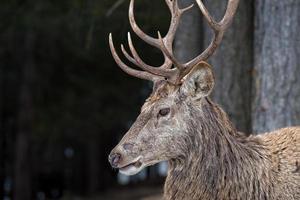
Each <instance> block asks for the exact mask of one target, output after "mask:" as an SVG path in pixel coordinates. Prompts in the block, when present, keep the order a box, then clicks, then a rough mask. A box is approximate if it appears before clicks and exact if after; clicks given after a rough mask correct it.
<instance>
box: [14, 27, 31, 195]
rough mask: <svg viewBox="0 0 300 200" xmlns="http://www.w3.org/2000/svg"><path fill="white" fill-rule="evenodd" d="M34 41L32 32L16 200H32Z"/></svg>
mask: <svg viewBox="0 0 300 200" xmlns="http://www.w3.org/2000/svg"><path fill="white" fill-rule="evenodd" d="M34 40H35V36H34V34H33V33H32V32H30V31H29V32H28V33H27V35H26V37H25V45H24V50H25V52H24V56H25V58H26V59H25V62H24V65H23V66H22V68H21V78H22V80H21V86H20V96H19V114H18V130H17V135H16V144H15V172H14V173H15V179H14V184H15V188H14V189H15V190H14V199H15V200H31V199H32V198H31V192H32V191H31V171H30V163H31V160H30V157H31V154H30V138H31V130H32V120H33V99H32V93H33V91H32V87H33V80H34V55H33V54H34V52H33V48H34Z"/></svg>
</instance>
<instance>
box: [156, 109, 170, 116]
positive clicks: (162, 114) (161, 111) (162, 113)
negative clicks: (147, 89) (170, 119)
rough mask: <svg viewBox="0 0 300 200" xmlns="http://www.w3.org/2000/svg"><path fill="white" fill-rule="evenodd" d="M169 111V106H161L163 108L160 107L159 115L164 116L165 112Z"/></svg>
mask: <svg viewBox="0 0 300 200" xmlns="http://www.w3.org/2000/svg"><path fill="white" fill-rule="evenodd" d="M169 112H170V108H163V109H161V110H160V111H159V113H158V114H159V115H160V116H166V115H167V114H169Z"/></svg>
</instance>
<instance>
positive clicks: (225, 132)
mask: <svg viewBox="0 0 300 200" xmlns="http://www.w3.org/2000/svg"><path fill="white" fill-rule="evenodd" d="M213 80H214V79H213V74H212V71H211V68H210V67H207V66H198V67H195V69H194V70H193V71H191V73H190V74H188V75H187V77H185V78H184V80H183V83H182V85H180V86H174V85H171V84H169V83H167V82H162V83H160V84H159V85H156V86H155V88H154V92H153V94H152V95H151V96H150V98H149V99H148V100H147V101H146V103H145V104H144V106H143V107H142V110H141V114H140V116H139V117H138V118H137V120H136V122H135V123H134V124H133V126H132V127H131V129H130V130H129V131H128V133H127V134H126V135H125V136H124V138H123V139H122V140H121V142H120V144H119V145H118V146H117V147H116V148H115V149H114V150H113V151H112V155H113V154H116V153H117V154H119V155H121V159H120V160H119V163H118V168H121V169H122V168H123V167H124V166H127V165H128V164H131V163H133V162H136V160H138V162H137V163H139V164H140V165H139V166H138V167H135V168H134V170H133V171H131V172H132V174H133V173H137V172H138V171H140V170H141V169H142V168H144V167H146V166H149V165H153V164H155V163H158V162H160V161H164V160H167V161H168V162H169V171H168V176H167V179H166V183H165V187H164V191H165V192H164V199H165V200H202V199H205V200H231V199H232V200H238V199H240V200H245V199H249V200H264V199H265V200H296V199H300V169H299V168H300V166H299V165H300V164H299V163H300V127H290V128H285V129H281V130H277V131H274V132H272V133H267V134H264V135H259V136H246V135H245V134H243V133H240V132H238V131H237V130H236V129H235V128H234V126H233V125H232V123H231V122H230V120H229V119H228V117H227V115H226V113H225V112H224V111H223V110H222V109H221V108H220V107H219V106H218V105H216V104H214V103H213V102H212V101H211V100H210V99H209V97H208V96H209V94H210V92H211V90H212V89H213V86H214V81H213ZM166 107H168V108H170V113H169V114H168V115H167V116H160V114H159V113H160V112H159V111H160V110H161V109H162V108H166ZM125 144H126V147H128V146H130V147H131V148H130V149H129V148H125V147H124V145H125ZM128 144H130V145H128Z"/></svg>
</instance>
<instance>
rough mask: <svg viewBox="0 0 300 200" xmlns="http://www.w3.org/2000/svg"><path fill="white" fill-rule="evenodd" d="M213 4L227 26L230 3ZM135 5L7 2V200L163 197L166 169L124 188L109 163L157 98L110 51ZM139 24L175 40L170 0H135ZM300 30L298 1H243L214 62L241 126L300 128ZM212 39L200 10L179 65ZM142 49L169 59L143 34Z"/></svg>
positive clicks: (0, 98)
mask: <svg viewBox="0 0 300 200" xmlns="http://www.w3.org/2000/svg"><path fill="white" fill-rule="evenodd" d="M206 2H207V7H208V9H209V10H210V11H211V13H212V15H213V16H214V17H215V18H216V19H221V18H222V16H223V13H224V9H225V7H226V4H227V1H225V0H210V1H206ZM179 3H180V5H181V6H187V5H189V4H191V3H195V1H194V0H179ZM128 5H129V0H64V1H61V0H40V1H33V0H22V1H21V0H9V1H5V0H3V1H1V2H0V19H1V23H0V194H1V196H0V198H1V199H5V200H8V199H16V200H31V199H40V200H42V199H72V200H73V199H107V200H109V199H114V198H116V199H131V200H132V199H140V198H141V197H144V196H148V195H150V194H151V195H153V194H159V193H161V189H162V183H163V179H164V178H163V176H162V175H159V173H158V167H157V166H156V167H153V168H151V169H147V170H146V171H145V172H144V174H143V175H139V176H136V177H133V178H131V179H130V180H127V179H126V184H125V183H124V182H122V181H121V180H123V179H124V177H121V178H120V176H118V175H117V171H115V170H112V169H111V167H110V166H109V164H108V162H107V156H108V154H109V152H110V150H111V149H112V148H113V147H114V146H115V145H116V144H117V143H118V141H119V139H120V138H121V137H122V135H123V134H124V133H125V132H126V130H127V129H128V128H129V127H130V125H131V124H132V122H133V121H134V120H135V118H136V116H137V115H138V113H139V110H140V107H141V105H142V104H143V102H144V99H145V98H146V97H147V95H148V94H149V93H150V92H151V83H149V82H146V81H143V80H138V79H136V78H133V77H130V76H128V75H126V74H125V73H124V72H122V71H121V70H120V69H119V68H118V67H117V65H116V64H115V63H114V61H113V59H112V56H111V54H110V51H109V48H108V34H109V33H110V32H112V33H113V36H114V41H115V44H116V47H117V48H118V47H119V44H120V43H124V44H126V36H127V32H128V31H130V30H131V29H130V26H129V22H128V16H127V12H128ZM136 18H137V21H138V23H139V24H140V26H141V27H142V29H143V30H144V31H145V32H147V33H148V34H150V35H152V36H155V35H156V31H157V30H160V31H161V32H162V33H166V31H167V29H168V25H169V18H170V15H169V12H168V9H167V7H166V5H165V2H164V1H163V0H155V1H147V0H136ZM299 31H300V1H298V0H284V1H282V0H272V1H268V0H249V1H248V0H240V6H239V9H238V12H237V15H236V17H235V19H234V22H233V24H232V26H231V27H230V29H229V30H228V31H227V32H226V34H225V38H224V40H223V43H222V45H221V46H220V47H219V49H218V51H217V52H216V54H215V55H214V56H213V57H212V58H211V59H210V60H209V61H208V62H209V63H210V64H212V66H213V67H214V71H215V74H216V82H217V85H216V88H215V91H214V94H213V99H214V100H215V101H216V102H218V103H219V104H221V106H222V107H223V108H224V109H225V110H226V112H227V113H228V114H229V116H230V118H231V119H232V120H233V122H234V123H235V124H236V126H237V127H238V129H239V130H241V131H244V132H246V133H262V132H265V131H270V130H274V129H276V128H280V127H284V126H291V125H297V124H298V125H299V124H300V78H299V74H300V37H299ZM211 36H212V35H211V31H210V29H209V27H208V26H207V24H206V23H205V22H204V21H203V20H202V17H201V14H200V13H199V9H198V7H197V6H195V8H194V9H193V10H191V11H190V12H189V13H188V14H186V15H184V16H183V19H182V24H181V25H180V27H179V30H178V33H177V36H176V41H175V43H174V47H175V52H176V55H177V58H178V59H180V60H181V61H187V60H189V59H191V58H193V57H194V56H196V55H198V54H199V53H200V52H201V51H203V50H204V49H205V47H206V46H207V44H208V43H209V41H210V38H211ZM134 43H135V46H136V48H137V50H138V51H139V53H140V54H141V55H142V58H143V59H144V60H145V61H146V62H147V63H149V64H151V65H155V66H158V65H159V64H161V63H162V62H163V57H162V55H161V53H160V52H159V50H157V49H154V48H152V47H150V46H148V45H146V44H145V43H143V42H142V41H140V40H139V39H138V38H137V37H134ZM119 52H120V51H119ZM122 178H123V179H122ZM125 178H126V177H125ZM122 183H123V184H122Z"/></svg>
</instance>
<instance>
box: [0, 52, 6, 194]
mask: <svg viewBox="0 0 300 200" xmlns="http://www.w3.org/2000/svg"><path fill="white" fill-rule="evenodd" d="M0 51H1V49H0ZM0 53H1V52H0ZM1 57H2V56H1ZM3 72H4V70H3V66H0V198H1V199H3V196H4V190H3V185H4V179H5V162H6V161H5V133H4V131H3V128H4V126H3V98H2V97H3V82H4V75H3Z"/></svg>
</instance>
